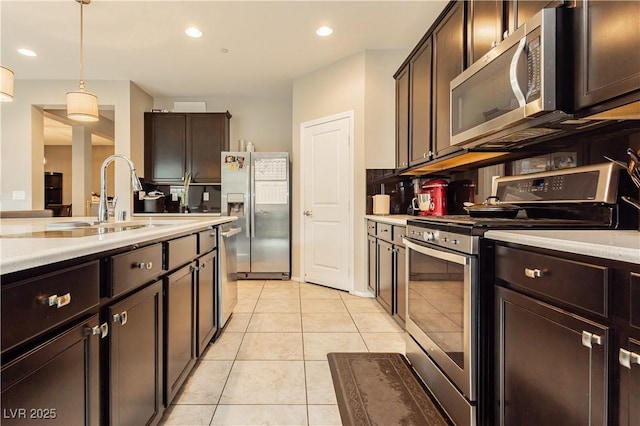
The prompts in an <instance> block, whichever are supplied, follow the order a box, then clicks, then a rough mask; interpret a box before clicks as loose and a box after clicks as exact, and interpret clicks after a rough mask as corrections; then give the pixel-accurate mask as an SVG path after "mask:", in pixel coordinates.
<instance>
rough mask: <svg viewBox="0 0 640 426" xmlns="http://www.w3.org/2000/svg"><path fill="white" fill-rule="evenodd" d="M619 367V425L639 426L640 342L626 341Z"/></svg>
mask: <svg viewBox="0 0 640 426" xmlns="http://www.w3.org/2000/svg"><path fill="white" fill-rule="evenodd" d="M625 346H626V349H624V350H626V351H627V353H626V354H624V353H622V354H623V355H629V358H627V359H629V363H628V364H627V363H626V361H625V357H624V356H623V357H622V359H623V362H624V363H625V364H627V365H622V362H621V366H620V421H619V424H620V425H624V426H633V425H640V358H639V357H640V340H635V339H631V338H630V339H628V341H627V344H626V345H625Z"/></svg>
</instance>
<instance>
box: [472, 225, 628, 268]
mask: <svg viewBox="0 0 640 426" xmlns="http://www.w3.org/2000/svg"><path fill="white" fill-rule="evenodd" d="M484 236H485V238H490V239H492V240H496V241H504V242H508V243H517V244H523V245H526V246H531V247H539V248H545V249H550V250H557V251H562V252H567V253H575V254H583V255H586V256H593V257H598V258H602V259H611V260H619V261H622V262H629V263H635V264H639V265H640V232H638V231H616V230H599V231H585V230H575V231H558V230H540V231H488V232H486V233H485V234H484Z"/></svg>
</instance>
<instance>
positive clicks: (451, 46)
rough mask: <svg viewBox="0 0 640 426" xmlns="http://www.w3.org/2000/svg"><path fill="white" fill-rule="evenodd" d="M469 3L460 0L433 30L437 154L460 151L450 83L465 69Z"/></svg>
mask: <svg viewBox="0 0 640 426" xmlns="http://www.w3.org/2000/svg"><path fill="white" fill-rule="evenodd" d="M464 28H465V7H464V2H456V3H455V4H454V6H453V7H452V8H451V9H450V10H449V11H448V12H447V14H446V16H445V17H444V18H443V19H442V20H441V21H440V23H439V24H438V26H437V27H436V29H435V30H434V31H433V36H432V37H433V70H432V74H433V111H432V113H433V144H432V145H433V146H432V151H433V157H434V158H438V157H441V156H443V155H447V154H450V153H452V152H455V151H458V150H459V149H460V148H459V147H452V146H451V143H450V139H451V119H450V115H451V113H450V106H451V89H450V83H451V80H453V79H454V78H455V77H456V76H457V75H458V74H460V73H461V72H462V71H463V70H464V64H465V60H464V56H465V31H464Z"/></svg>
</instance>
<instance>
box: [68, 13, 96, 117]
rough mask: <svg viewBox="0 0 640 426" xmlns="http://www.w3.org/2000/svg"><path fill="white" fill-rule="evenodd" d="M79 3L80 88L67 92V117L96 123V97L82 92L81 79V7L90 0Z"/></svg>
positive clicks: (82, 81)
mask: <svg viewBox="0 0 640 426" xmlns="http://www.w3.org/2000/svg"><path fill="white" fill-rule="evenodd" d="M76 1H77V2H78V3H80V88H79V89H78V90H77V91H75V92H67V117H69V118H70V119H71V120H76V121H98V120H99V119H100V116H99V114H98V97H97V96H96V95H94V94H92V93H89V92H87V91H85V90H84V77H83V61H84V49H83V47H84V46H83V33H84V31H83V29H84V19H83V18H84V17H83V7H84V5H85V4H89V3H91V0H76Z"/></svg>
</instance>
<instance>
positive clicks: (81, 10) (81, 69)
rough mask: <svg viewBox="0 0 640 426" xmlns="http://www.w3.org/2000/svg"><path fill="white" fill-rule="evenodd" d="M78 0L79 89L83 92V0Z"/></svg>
mask: <svg viewBox="0 0 640 426" xmlns="http://www.w3.org/2000/svg"><path fill="white" fill-rule="evenodd" d="M77 1H79V2H80V90H81V91H83V92H84V69H83V68H84V65H83V64H84V47H83V46H84V13H83V11H84V0H77Z"/></svg>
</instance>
